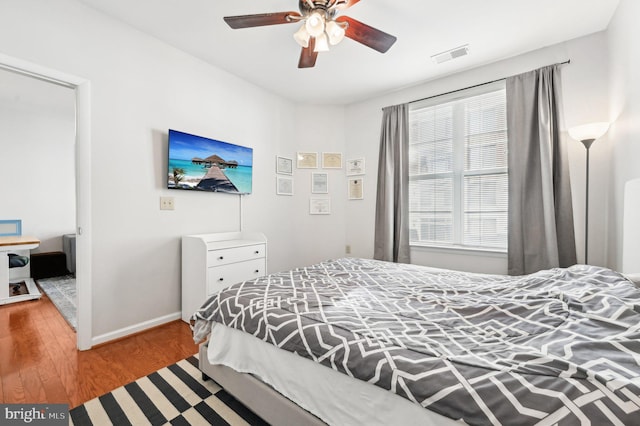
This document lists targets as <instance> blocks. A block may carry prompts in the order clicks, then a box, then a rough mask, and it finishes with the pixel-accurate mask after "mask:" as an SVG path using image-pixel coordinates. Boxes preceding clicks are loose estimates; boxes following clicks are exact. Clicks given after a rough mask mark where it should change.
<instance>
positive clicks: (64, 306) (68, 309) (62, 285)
mask: <svg viewBox="0 0 640 426" xmlns="http://www.w3.org/2000/svg"><path fill="white" fill-rule="evenodd" d="M36 283H38V285H39V286H40V288H41V289H42V291H44V292H45V293H46V294H47V296H49V299H51V301H52V302H53V304H54V305H56V308H58V311H60V313H61V314H62V316H63V317H64V319H65V320H66V321H67V322H68V323H69V325H70V326H71V327H72V328H73V329H74V330H76V329H77V325H78V323H77V321H76V318H77V311H78V308H77V306H76V279H75V278H74V277H73V275H64V276H61V277H52V278H40V279H37V280H36Z"/></svg>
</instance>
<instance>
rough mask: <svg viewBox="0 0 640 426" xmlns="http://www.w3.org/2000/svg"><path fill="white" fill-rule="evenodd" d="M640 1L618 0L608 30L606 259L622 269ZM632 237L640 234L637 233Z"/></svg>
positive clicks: (639, 96)
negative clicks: (625, 194) (609, 152)
mask: <svg viewBox="0 0 640 426" xmlns="http://www.w3.org/2000/svg"><path fill="white" fill-rule="evenodd" d="M638 16H640V2H638V1H637V0H621V1H620V6H619V7H618V9H617V11H616V13H615V15H614V17H613V19H612V20H611V23H610V25H609V29H608V31H607V36H608V37H607V42H608V47H609V61H608V64H609V68H610V85H611V98H610V111H609V113H610V115H609V119H610V120H611V122H612V123H613V124H612V127H611V129H610V130H609V135H608V139H609V140H610V141H611V152H612V155H611V168H610V170H611V187H610V190H609V197H610V198H609V210H608V213H609V226H610V229H611V232H610V234H609V239H608V247H609V253H608V262H609V264H610V265H611V266H612V267H613V268H616V269H622V266H623V265H622V257H623V253H622V242H623V235H624V233H625V230H624V229H623V227H622V225H623V221H622V217H623V216H622V214H623V210H624V197H623V195H624V185H625V183H626V182H627V181H629V180H631V179H634V178H638V177H640V167H639V166H638V162H639V161H640V80H639V79H638V76H639V75H640V50H639V49H638V45H637V40H638V39H639V38H640V27H638V23H637V17H638ZM634 237H635V238H640V236H638V235H636V236H634ZM638 271H640V265H625V270H624V271H623V272H628V273H636V272H638Z"/></svg>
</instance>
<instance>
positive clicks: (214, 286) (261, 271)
mask: <svg viewBox="0 0 640 426" xmlns="http://www.w3.org/2000/svg"><path fill="white" fill-rule="evenodd" d="M265 273H266V271H265V260H264V258H262V259H254V260H248V261H246V262H239V263H232V264H230V265H223V266H216V267H211V268H209V270H208V273H207V297H209V296H210V295H212V294H214V293H217V292H219V291H220V290H222V289H224V288H226V287H229V286H230V285H233V284H236V283H239V282H242V281H246V280H250V279H253V278H258V277H261V276H263V275H265Z"/></svg>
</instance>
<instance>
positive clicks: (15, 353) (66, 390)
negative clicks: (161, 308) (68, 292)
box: [0, 294, 198, 408]
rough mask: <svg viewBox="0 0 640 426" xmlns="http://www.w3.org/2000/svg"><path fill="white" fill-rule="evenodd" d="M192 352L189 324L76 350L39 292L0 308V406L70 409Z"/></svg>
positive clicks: (71, 334) (63, 323) (66, 329)
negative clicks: (37, 297) (60, 405)
mask: <svg viewBox="0 0 640 426" xmlns="http://www.w3.org/2000/svg"><path fill="white" fill-rule="evenodd" d="M197 350H198V348H197V346H196V345H195V344H194V343H193V340H192V338H191V330H190V328H189V326H188V325H187V324H186V323H184V322H182V321H175V322H172V323H169V324H166V325H162V326H160V327H156V328H154V329H151V330H148V331H145V332H143V333H139V334H136V335H134V336H131V337H127V338H124V339H121V340H118V341H116V342H113V343H107V344H103V345H100V346H98V347H96V348H94V349H91V350H89V351H82V352H81V351H78V350H77V349H76V334H75V332H74V331H73V330H72V329H71V327H70V326H69V325H68V324H67V323H66V321H65V320H64V319H63V318H62V316H61V315H60V313H59V312H58V311H57V310H56V308H55V306H54V305H53V304H52V303H51V301H50V300H49V298H47V296H46V295H44V294H43V297H42V299H40V300H36V301H27V302H19V303H14V304H10V305H3V306H0V403H16V404H26V403H32V404H37V403H64V404H69V407H70V408H73V407H76V406H78V405H80V404H82V403H84V402H86V401H88V400H90V399H93V398H95V397H97V396H100V395H102V394H104V393H106V392H109V391H112V390H113V389H115V388H117V387H119V386H122V385H125V384H127V383H129V382H131V381H134V380H136V379H138V378H140V377H143V376H146V375H147V374H150V373H152V372H153V371H156V370H158V369H160V368H162V367H166V366H167V365H171V364H173V363H175V362H177V361H179V360H181V359H184V358H186V357H188V356H190V355H193V354H195V353H196V352H197Z"/></svg>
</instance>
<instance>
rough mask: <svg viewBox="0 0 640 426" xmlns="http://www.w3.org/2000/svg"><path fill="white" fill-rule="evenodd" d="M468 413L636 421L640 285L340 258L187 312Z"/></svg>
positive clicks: (454, 414)
mask: <svg viewBox="0 0 640 426" xmlns="http://www.w3.org/2000/svg"><path fill="white" fill-rule="evenodd" d="M194 318H195V319H196V323H195V326H194V338H195V339H196V340H200V339H202V338H203V337H205V335H206V334H207V333H208V331H209V330H210V326H211V325H210V323H209V321H217V322H220V323H222V324H225V325H226V326H229V327H233V328H236V329H240V330H243V331H245V332H247V333H250V334H252V335H254V336H255V337H257V338H259V339H261V340H263V341H266V342H269V343H271V344H273V345H276V346H278V347H280V348H282V349H285V350H288V351H291V352H294V353H296V354H298V355H300V356H303V357H306V358H309V359H312V360H314V361H316V362H318V363H321V364H323V365H325V366H327V367H330V368H333V369H335V370H338V371H340V372H342V373H344V374H348V375H349V376H352V377H355V378H357V379H360V380H363V381H366V382H369V383H372V384H375V385H377V386H380V387H382V388H384V389H388V390H390V391H391V392H395V393H396V394H398V395H401V396H402V397H404V398H407V399H409V400H411V401H413V402H415V403H416V404H420V405H422V406H423V407H426V408H428V409H429V410H433V411H435V412H437V413H440V414H442V415H444V416H447V417H450V418H453V419H463V420H464V421H465V422H467V423H469V424H478V425H484V424H505V425H516V424H523V425H525V424H541V425H545V424H560V425H565V424H566V425H573V424H593V425H605V424H624V425H640V290H639V289H638V288H637V287H635V285H634V284H633V283H631V282H630V281H628V280H627V279H625V278H624V277H623V276H622V275H620V274H618V273H616V272H613V271H611V270H608V269H605V268H599V267H594V266H573V267H570V268H566V269H551V270H546V271H541V272H538V273H535V274H531V275H527V276H522V277H509V276H501V275H500V276H499V275H482V274H469V273H461V272H453V271H446V270H436V271H434V270H433V269H430V268H423V267H420V266H415V265H402V264H393V263H387V262H379V261H374V260H364V259H338V260H335V261H327V262H323V263H320V264H317V265H314V266H311V267H307V268H299V269H295V270H292V271H288V272H283V273H277V274H272V275H268V276H266V277H262V278H259V279H256V280H252V281H246V282H244V283H240V284H236V285H233V286H231V287H229V288H227V289H226V290H224V291H222V292H221V293H220V294H218V295H216V296H214V297H212V298H210V299H209V300H208V301H207V302H206V303H205V304H204V305H203V307H202V308H201V309H200V310H199V311H198V312H197V313H196V314H195V315H194Z"/></svg>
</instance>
